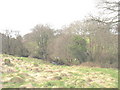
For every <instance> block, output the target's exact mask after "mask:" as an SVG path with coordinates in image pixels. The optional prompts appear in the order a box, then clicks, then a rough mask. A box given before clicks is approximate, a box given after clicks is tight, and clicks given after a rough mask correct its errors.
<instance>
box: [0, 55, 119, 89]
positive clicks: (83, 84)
mask: <svg viewBox="0 0 120 90" xmlns="http://www.w3.org/2000/svg"><path fill="white" fill-rule="evenodd" d="M0 57H1V61H2V65H1V66H2V69H1V72H2V83H3V87H4V88H63V87H64V88H117V87H118V80H117V79H118V71H117V70H116V69H108V68H95V67H94V68H93V67H85V66H84V67H83V66H65V65H61V66H60V65H53V64H50V63H48V62H45V61H43V60H40V59H34V58H25V57H14V56H8V55H0Z"/></svg>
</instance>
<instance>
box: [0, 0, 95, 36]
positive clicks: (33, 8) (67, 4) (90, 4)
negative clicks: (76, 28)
mask: <svg viewBox="0 0 120 90" xmlns="http://www.w3.org/2000/svg"><path fill="white" fill-rule="evenodd" d="M94 10H95V2H94V0H0V32H2V31H3V30H5V29H9V30H18V31H20V33H21V34H22V35H24V34H26V33H28V32H30V30H31V29H32V28H33V27H34V26H35V25H37V24H50V25H51V26H52V27H53V28H56V29H60V28H61V27H62V26H63V25H68V24H70V23H71V22H73V21H75V20H81V19H82V18H83V17H84V16H86V15H88V13H91V12H94Z"/></svg>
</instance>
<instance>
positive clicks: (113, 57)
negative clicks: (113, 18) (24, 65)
mask: <svg viewBox="0 0 120 90" xmlns="http://www.w3.org/2000/svg"><path fill="white" fill-rule="evenodd" d="M115 30H116V29H115V28H114V30H113V29H112V28H111V24H110V23H103V22H99V21H96V20H91V19H87V20H85V21H76V22H73V23H72V24H70V25H69V26H66V27H64V28H63V29H61V30H54V29H51V28H50V27H49V26H48V25H36V26H35V27H34V28H33V29H32V32H31V33H28V34H26V35H24V36H23V37H22V36H21V35H19V34H18V33H13V32H10V31H9V30H6V31H5V33H2V34H0V35H1V36H2V53H4V54H10V55H16V56H25V57H34V58H40V59H43V60H47V61H50V62H52V61H54V62H56V63H59V64H65V65H79V64H81V63H84V62H93V63H96V64H99V65H101V66H102V67H115V68H117V67H118V65H117V63H118V50H117V46H118V41H117V34H115V33H113V31H115Z"/></svg>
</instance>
